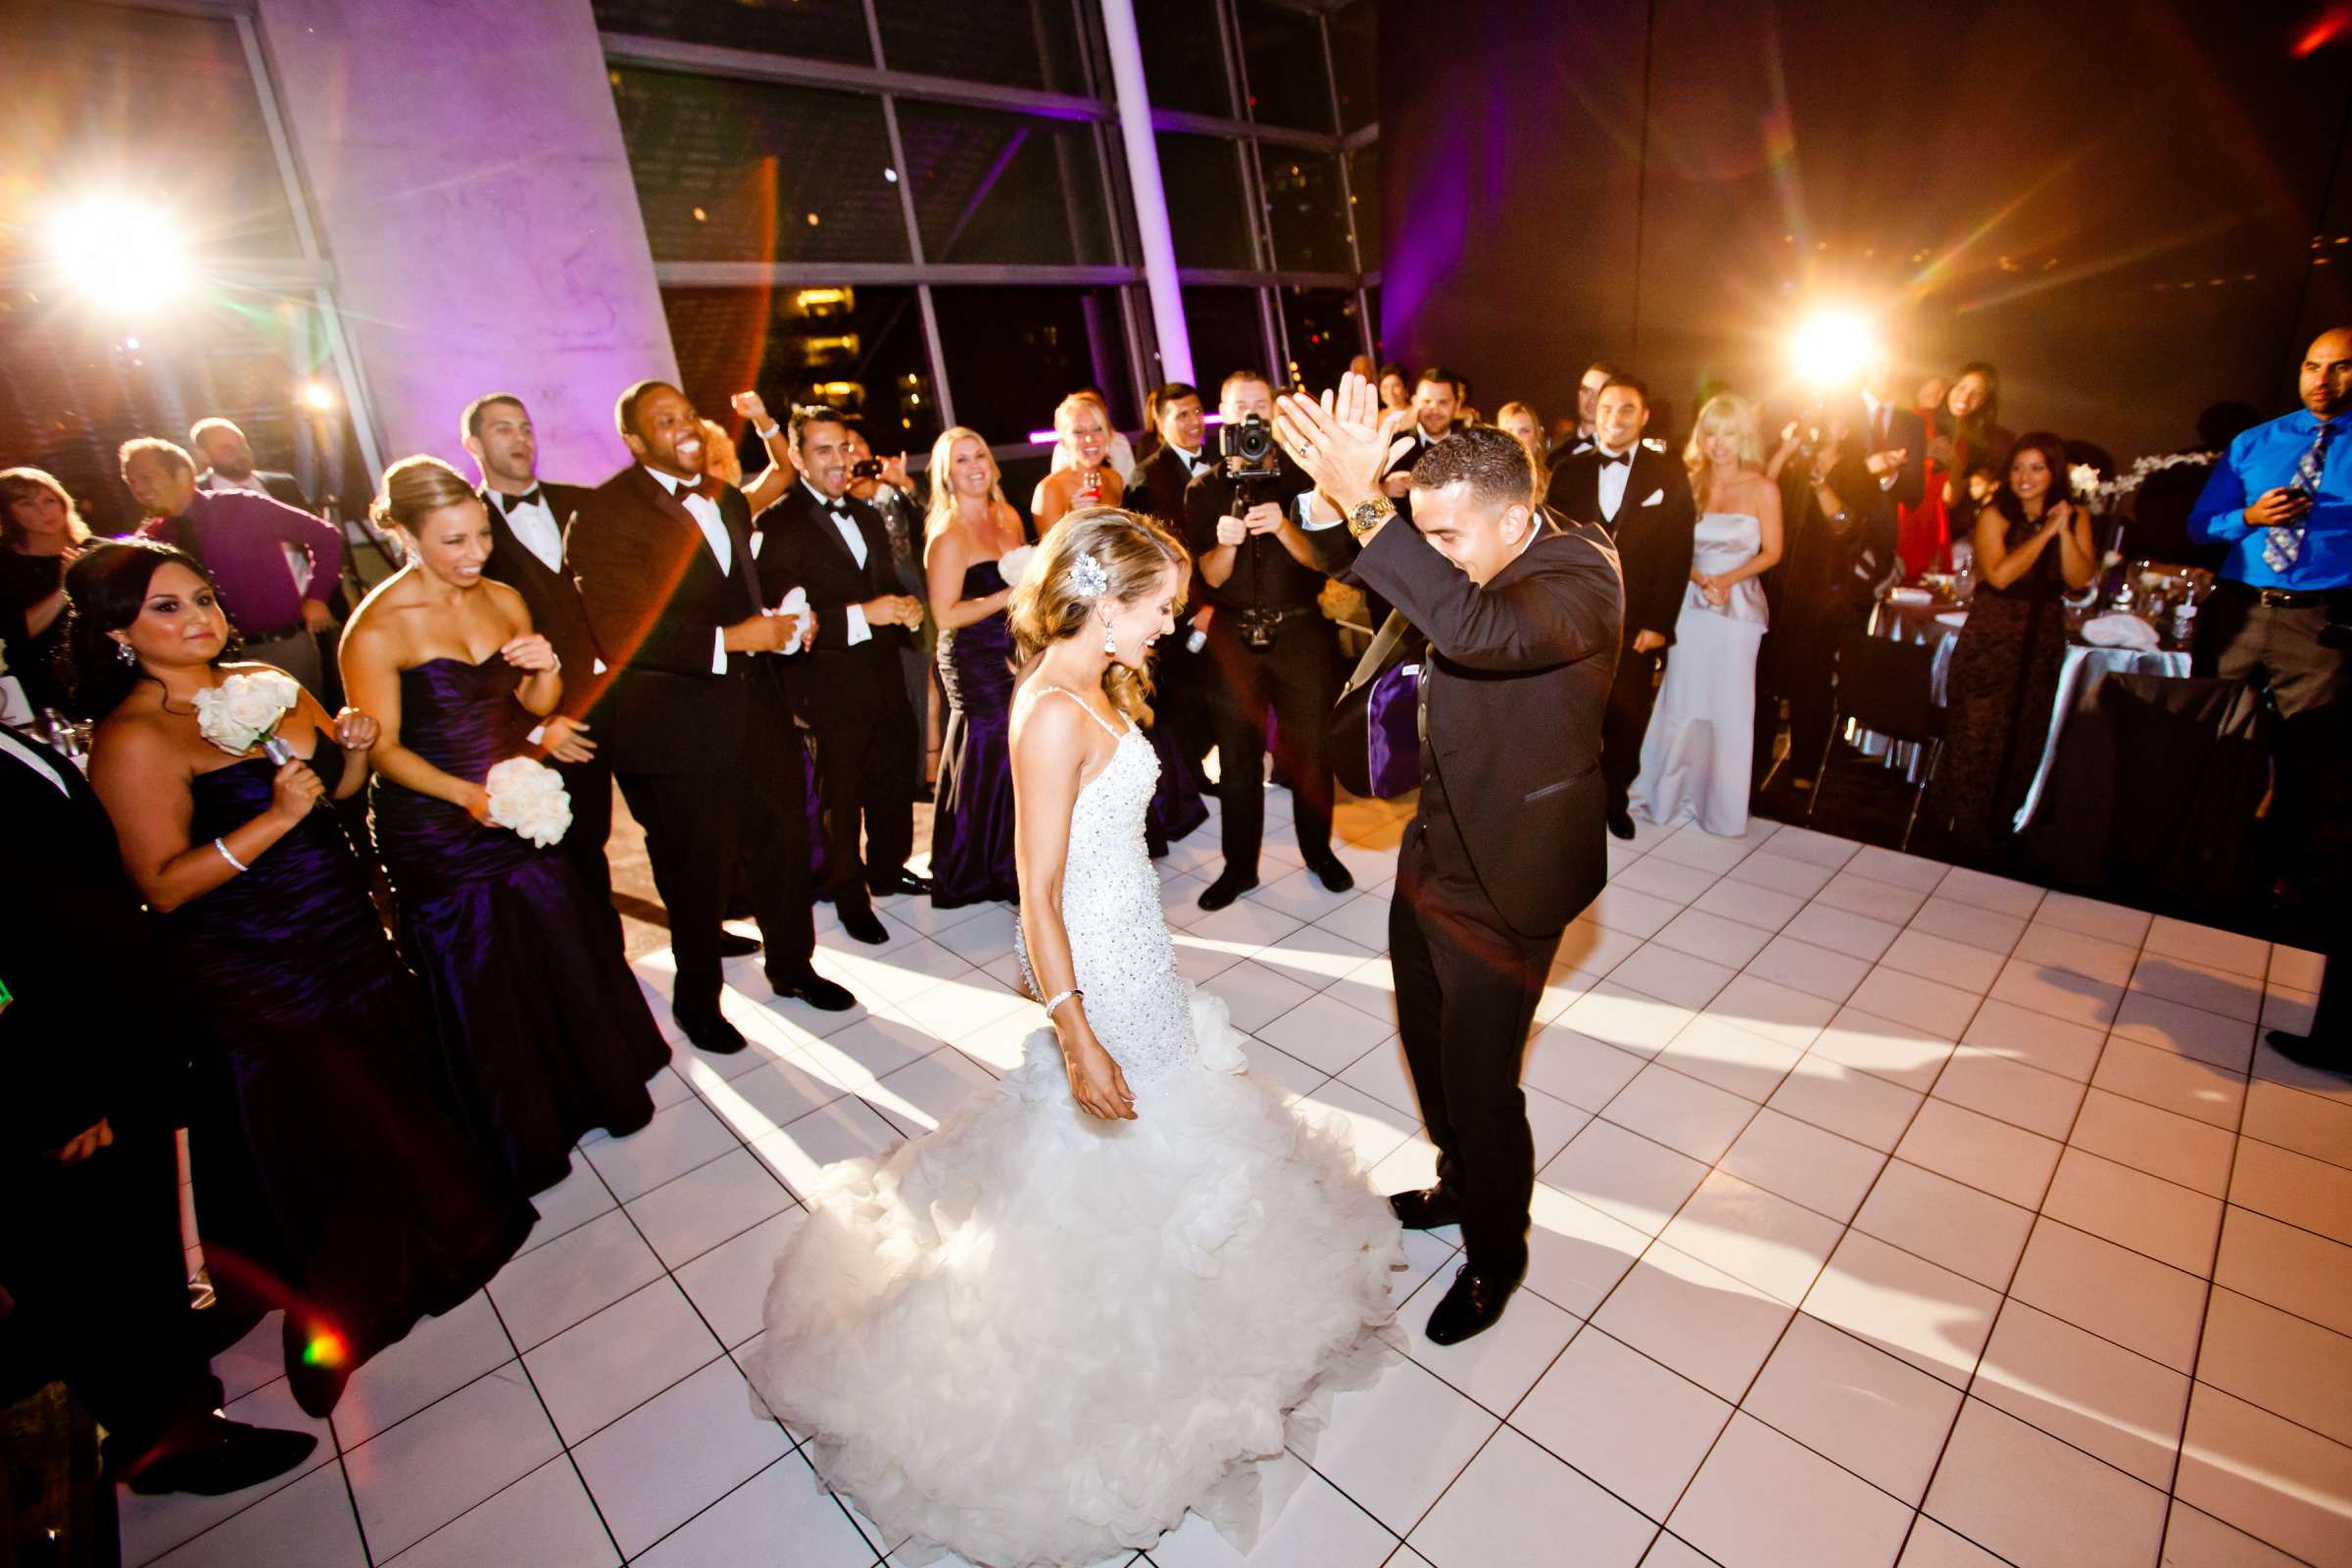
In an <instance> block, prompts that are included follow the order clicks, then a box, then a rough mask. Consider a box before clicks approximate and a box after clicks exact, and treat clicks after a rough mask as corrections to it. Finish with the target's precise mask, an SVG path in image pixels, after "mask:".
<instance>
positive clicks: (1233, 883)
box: [1201, 870, 1257, 909]
mask: <svg viewBox="0 0 2352 1568" xmlns="http://www.w3.org/2000/svg"><path fill="white" fill-rule="evenodd" d="M1255 886H1257V873H1256V872H1254V871H1234V870H1228V871H1226V872H1225V874H1224V875H1223V876H1220V877H1218V878H1217V879H1216V880H1215V881H1214V882H1211V883H1210V884H1209V885H1208V886H1206V887H1204V888H1202V889H1201V907H1202V908H1203V909H1222V908H1223V907H1225V906H1227V905H1228V904H1231V903H1232V902H1233V901H1234V900H1236V899H1238V898H1240V897H1241V896H1242V895H1243V894H1245V893H1247V892H1249V891H1250V889H1251V888H1253V887H1255Z"/></svg>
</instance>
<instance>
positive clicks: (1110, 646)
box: [1103, 620, 1119, 659]
mask: <svg viewBox="0 0 2352 1568" xmlns="http://www.w3.org/2000/svg"><path fill="white" fill-rule="evenodd" d="M1103 652H1104V653H1105V654H1108V655H1109V656H1110V657H1111V658H1113V659H1116V658H1118V657H1119V634H1118V633H1117V632H1115V631H1113V630H1111V629H1110V622H1109V621H1107V620H1106V621H1104V622H1103Z"/></svg>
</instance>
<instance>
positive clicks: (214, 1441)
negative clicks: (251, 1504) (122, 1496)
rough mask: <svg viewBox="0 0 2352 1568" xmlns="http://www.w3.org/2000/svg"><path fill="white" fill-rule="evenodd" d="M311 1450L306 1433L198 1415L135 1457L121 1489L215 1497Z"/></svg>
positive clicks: (254, 1482)
mask: <svg viewBox="0 0 2352 1568" xmlns="http://www.w3.org/2000/svg"><path fill="white" fill-rule="evenodd" d="M317 1446H319V1440H318V1439H317V1438H316V1437H313V1436H312V1435H311V1434H310V1433H308V1432H287V1431H283V1430H281V1429H279V1428H276V1427H251V1426H247V1425H246V1424H245V1423H244V1422H242V1421H231V1420H229V1419H227V1418H226V1417H224V1416H219V1415H206V1416H199V1417H197V1418H196V1419H194V1420H191V1421H188V1422H184V1423H180V1424H177V1425H175V1426H173V1428H172V1430H171V1431H169V1432H167V1433H165V1434H164V1436H163V1439H162V1441H160V1442H158V1443H157V1444H156V1446H154V1447H152V1448H150V1449H148V1450H147V1451H146V1452H145V1453H143V1454H141V1455H139V1457H138V1458H137V1459H136V1460H134V1461H133V1462H132V1463H131V1465H130V1467H129V1468H128V1470H126V1471H125V1472H124V1475H123V1484H124V1485H125V1486H127V1487H129V1488H130V1490H131V1491H133V1492H135V1493H138V1494H139V1495H142V1496H150V1497H152V1496H155V1495H159V1494H162V1493H166V1492H193V1493H197V1494H199V1495H203V1496H207V1497H218V1496H220V1495H221V1494H223V1493H229V1492H242V1491H244V1490H245V1489H246V1488H247V1487H254V1486H259V1485H261V1484H262V1483H263V1482H265V1481H267V1480H269V1479H270V1477H271V1476H282V1475H284V1474H285V1473H286V1472H287V1471H289V1470H291V1469H293V1468H294V1467H295V1466H296V1465H298V1464H300V1463H302V1461H303V1460H305V1459H307V1458H309V1457H310V1454H311V1450H312V1449H313V1448H316V1447H317Z"/></svg>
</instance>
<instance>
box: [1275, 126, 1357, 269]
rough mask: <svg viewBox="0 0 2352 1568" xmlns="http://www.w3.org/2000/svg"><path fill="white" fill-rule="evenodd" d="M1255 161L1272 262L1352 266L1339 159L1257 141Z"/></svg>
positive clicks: (1296, 265)
mask: <svg viewBox="0 0 2352 1568" xmlns="http://www.w3.org/2000/svg"><path fill="white" fill-rule="evenodd" d="M1257 166H1258V168H1259V170H1260V171H1261V172H1263V175H1264V178H1265V182H1266V219H1267V221H1268V223H1269V224H1270V225H1271V226H1272V229H1273V232H1274V265H1275V266H1277V267H1279V268H1281V269H1282V270H1284V271H1287V272H1352V271H1354V270H1355V253H1354V252H1353V251H1352V250H1350V249H1349V248H1348V208H1347V203H1346V201H1345V200H1344V199H1343V198H1342V196H1341V187H1340V161H1339V160H1338V159H1336V158H1333V157H1331V156H1329V155H1328V154H1325V153H1310V152H1303V151H1300V150H1299V149H1298V148H1295V147H1276V146H1273V145H1270V144H1262V143H1261V144H1260V145H1259V147H1258V161H1257Z"/></svg>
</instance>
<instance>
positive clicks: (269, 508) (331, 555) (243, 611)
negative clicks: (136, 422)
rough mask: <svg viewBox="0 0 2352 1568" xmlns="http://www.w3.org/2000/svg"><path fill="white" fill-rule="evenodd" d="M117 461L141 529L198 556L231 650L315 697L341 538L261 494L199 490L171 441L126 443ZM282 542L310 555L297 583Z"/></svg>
mask: <svg viewBox="0 0 2352 1568" xmlns="http://www.w3.org/2000/svg"><path fill="white" fill-rule="evenodd" d="M120 462H121V464H122V469H123V484H124V485H125V486H127V487H128V488H129V490H130V494H131V497H132V499H133V500H135V501H137V502H138V504H139V508H140V510H141V511H142V512H144V513H145V514H146V515H147V520H146V521H145V522H143V523H141V524H140V525H139V534H140V536H141V537H142V538H147V539H154V540H157V541H159V542H161V543H163V544H168V545H176V546H178V547H179V548H180V549H182V550H184V551H186V552H187V553H188V554H189V555H190V556H192V557H194V558H195V559H196V560H198V561H201V562H203V563H204V566H205V570H206V572H207V573H209V574H210V575H211V577H212V579H213V580H214V581H215V582H217V583H219V584H220V592H221V610H222V611H223V613H226V615H227V617H228V621H229V624H230V625H231V626H232V627H233V628H235V630H236V633H237V635H238V636H239V637H240V638H242V639H243V647H242V648H241V649H240V650H239V652H240V653H242V654H243V655H244V656H245V657H247V658H249V659H252V660H255V661H258V662H262V663H267V664H273V665H276V666H277V667H278V668H280V669H283V670H285V671H286V672H287V673H288V674H290V675H292V676H293V677H294V678H295V679H296V680H298V681H300V682H301V683H302V684H303V687H304V689H305V690H308V691H309V692H311V693H312V694H313V695H314V696H316V695H317V694H318V693H319V691H320V690H322V689H323V687H324V671H325V664H324V662H323V661H322V659H321V658H320V655H319V641H318V634H319V632H322V631H324V630H326V629H327V628H328V627H329V626H331V625H333V624H334V615H333V613H332V612H331V611H330V610H329V609H328V608H327V601H328V600H329V599H331V598H332V597H333V596H334V592H335V587H336V584H337V583H338V582H339V581H340V580H341V577H342V572H343V536H342V535H341V534H339V533H337V532H335V530H334V529H332V528H330V527H328V526H327V525H326V524H325V523H323V522H321V521H319V519H318V518H317V517H314V516H312V515H310V514H309V513H307V512H297V511H295V510H294V509H293V508H292V507H289V506H286V505H284V504H283V503H281V502H276V501H272V500H270V498H269V497H268V496H263V495H255V494H253V493H252V492H250V491H246V490H214V491H209V492H208V491H202V490H199V489H198V488H197V487H196V465H195V463H194V461H193V460H192V459H190V458H189V456H188V455H187V453H185V452H183V451H181V450H180V449H179V448H178V447H176V446H173V445H172V443H171V442H169V441H163V440H158V439H156V438H155V437H152V436H147V437H142V438H140V439H138V440H136V441H125V442H123V447H122V451H121V453H120ZM289 547H291V548H293V549H295V550H298V551H300V552H301V553H302V554H304V555H305V556H307V557H308V558H309V560H310V580H309V582H308V584H307V585H305V586H302V587H299V588H298V587H296V586H295V583H294V581H293V579H292V577H291V576H289V575H288V573H287V569H286V551H287V549H288V548H289Z"/></svg>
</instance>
